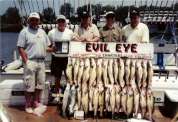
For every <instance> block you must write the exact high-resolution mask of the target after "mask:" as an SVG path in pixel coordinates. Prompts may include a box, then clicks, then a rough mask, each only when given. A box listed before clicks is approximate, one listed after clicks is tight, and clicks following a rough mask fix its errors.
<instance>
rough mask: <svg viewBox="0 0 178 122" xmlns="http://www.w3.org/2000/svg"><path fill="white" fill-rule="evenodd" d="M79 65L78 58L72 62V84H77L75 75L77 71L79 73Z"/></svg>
mask: <svg viewBox="0 0 178 122" xmlns="http://www.w3.org/2000/svg"><path fill="white" fill-rule="evenodd" d="M79 65H80V60H79V58H77V59H76V61H75V64H74V68H73V71H74V73H73V74H74V77H73V79H74V84H75V85H76V86H77V85H78V82H77V76H78V73H79Z"/></svg>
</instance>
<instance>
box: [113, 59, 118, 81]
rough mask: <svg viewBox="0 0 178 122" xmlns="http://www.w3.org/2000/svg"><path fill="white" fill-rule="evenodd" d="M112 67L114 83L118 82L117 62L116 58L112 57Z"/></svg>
mask: <svg viewBox="0 0 178 122" xmlns="http://www.w3.org/2000/svg"><path fill="white" fill-rule="evenodd" d="M113 69H114V82H115V84H118V63H117V59H114V63H113Z"/></svg>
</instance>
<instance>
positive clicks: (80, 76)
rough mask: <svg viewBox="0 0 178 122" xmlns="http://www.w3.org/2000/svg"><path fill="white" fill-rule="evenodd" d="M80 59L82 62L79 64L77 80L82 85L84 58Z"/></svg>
mask: <svg viewBox="0 0 178 122" xmlns="http://www.w3.org/2000/svg"><path fill="white" fill-rule="evenodd" d="M79 60H80V64H79V70H78V77H77V82H78V85H79V86H81V84H82V75H83V70H84V61H83V59H82V58H80V59H79Z"/></svg>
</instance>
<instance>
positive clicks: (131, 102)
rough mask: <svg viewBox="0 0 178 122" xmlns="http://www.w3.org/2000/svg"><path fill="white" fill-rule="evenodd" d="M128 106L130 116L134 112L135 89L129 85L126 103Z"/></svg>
mask: <svg viewBox="0 0 178 122" xmlns="http://www.w3.org/2000/svg"><path fill="white" fill-rule="evenodd" d="M126 104H127V105H126V107H127V116H129V115H130V114H131V113H132V112H133V108H134V93H133V89H132V87H131V86H128V90H127V103H126Z"/></svg>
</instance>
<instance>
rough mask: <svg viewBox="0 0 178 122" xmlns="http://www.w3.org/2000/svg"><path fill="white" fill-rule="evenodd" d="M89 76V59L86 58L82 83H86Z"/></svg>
mask: <svg viewBox="0 0 178 122" xmlns="http://www.w3.org/2000/svg"><path fill="white" fill-rule="evenodd" d="M89 77H90V60H89V58H86V59H85V61H84V69H83V77H82V84H87V83H88V80H89Z"/></svg>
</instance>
